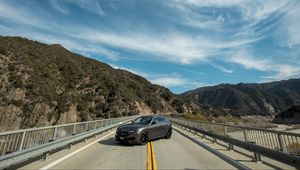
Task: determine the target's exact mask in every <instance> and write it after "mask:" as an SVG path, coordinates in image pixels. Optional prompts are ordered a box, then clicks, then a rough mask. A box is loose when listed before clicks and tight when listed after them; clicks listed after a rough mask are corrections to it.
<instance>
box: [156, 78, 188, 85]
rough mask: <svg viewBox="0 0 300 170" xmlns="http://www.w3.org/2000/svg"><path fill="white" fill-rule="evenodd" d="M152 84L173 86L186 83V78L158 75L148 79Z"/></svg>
mask: <svg viewBox="0 0 300 170" xmlns="http://www.w3.org/2000/svg"><path fill="white" fill-rule="evenodd" d="M150 81H151V83H153V84H159V85H162V86H166V87H175V86H181V85H184V84H186V83H187V82H186V80H185V79H182V78H179V77H159V78H155V79H152V80H150Z"/></svg>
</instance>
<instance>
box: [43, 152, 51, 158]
mask: <svg viewBox="0 0 300 170" xmlns="http://www.w3.org/2000/svg"><path fill="white" fill-rule="evenodd" d="M49 155H50V153H49V152H46V153H44V154H43V159H44V160H48V158H49Z"/></svg>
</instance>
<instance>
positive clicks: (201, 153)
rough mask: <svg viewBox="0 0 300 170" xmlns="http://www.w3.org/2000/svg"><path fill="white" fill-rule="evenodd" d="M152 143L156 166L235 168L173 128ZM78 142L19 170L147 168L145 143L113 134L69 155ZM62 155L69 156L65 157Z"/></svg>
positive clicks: (168, 167) (159, 167) (170, 167)
mask: <svg viewBox="0 0 300 170" xmlns="http://www.w3.org/2000/svg"><path fill="white" fill-rule="evenodd" d="M153 144H154V150H155V157H156V161H157V168H158V169H199V168H200V169H234V167H233V166H231V165H230V164H228V163H226V162H224V161H223V160H222V159H220V158H219V157H217V156H215V155H214V154H212V153H210V152H208V151H207V150H205V149H203V148H202V147H200V146H199V145H197V144H195V143H193V142H192V141H191V140H189V139H188V138H186V137H184V136H182V135H180V134H179V133H178V132H176V131H174V133H173V136H172V138H171V139H168V140H167V139H160V140H155V141H153ZM79 145H81V146H76V147H74V148H73V149H72V150H66V151H63V152H65V153H57V154H54V155H51V156H50V159H49V160H47V161H43V160H40V161H36V162H34V163H32V164H29V165H27V166H25V167H22V169H23V168H24V169H39V168H42V167H44V168H45V167H46V168H49V169H146V168H147V146H146V145H145V146H139V145H137V146H124V145H120V144H118V143H117V142H115V141H114V133H111V134H110V135H109V136H107V137H106V138H104V139H102V140H100V141H98V142H94V144H92V145H91V146H89V147H87V148H86V149H84V150H82V151H80V152H78V153H76V154H74V155H72V156H68V155H70V154H72V153H73V152H75V151H76V150H78V149H80V148H81V147H83V146H84V145H83V144H79ZM65 156H67V157H68V158H66V159H65V158H64V157H65ZM59 159H61V161H59ZM62 159H64V160H62ZM57 160H58V161H57ZM55 161H57V162H55ZM53 162H55V163H53Z"/></svg>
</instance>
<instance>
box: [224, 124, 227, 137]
mask: <svg viewBox="0 0 300 170" xmlns="http://www.w3.org/2000/svg"><path fill="white" fill-rule="evenodd" d="M224 135H225V136H227V126H224Z"/></svg>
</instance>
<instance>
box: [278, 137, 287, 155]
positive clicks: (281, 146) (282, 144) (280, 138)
mask: <svg viewBox="0 0 300 170" xmlns="http://www.w3.org/2000/svg"><path fill="white" fill-rule="evenodd" d="M277 137H278V142H279V147H280V151H281V152H284V153H287V148H286V146H285V144H284V141H283V135H282V134H277Z"/></svg>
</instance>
